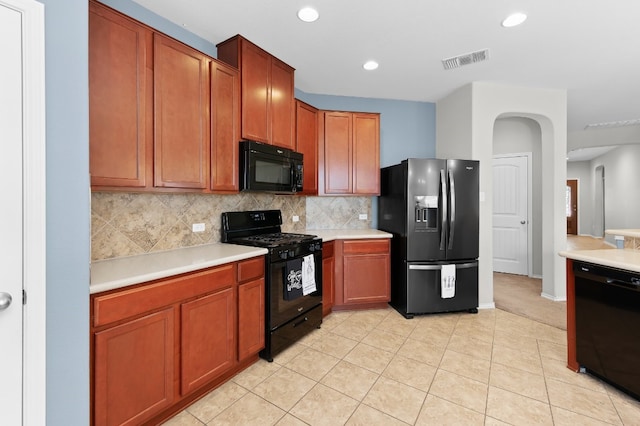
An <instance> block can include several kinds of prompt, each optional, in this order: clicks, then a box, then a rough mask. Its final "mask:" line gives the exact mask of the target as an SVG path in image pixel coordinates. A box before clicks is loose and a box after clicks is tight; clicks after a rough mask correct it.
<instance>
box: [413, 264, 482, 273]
mask: <svg viewBox="0 0 640 426" xmlns="http://www.w3.org/2000/svg"><path fill="white" fill-rule="evenodd" d="M477 266H478V263H477V262H467V263H456V269H466V268H473V267H477ZM409 269H412V270H417V271H439V270H441V269H442V265H409Z"/></svg>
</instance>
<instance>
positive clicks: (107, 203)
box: [91, 192, 372, 261]
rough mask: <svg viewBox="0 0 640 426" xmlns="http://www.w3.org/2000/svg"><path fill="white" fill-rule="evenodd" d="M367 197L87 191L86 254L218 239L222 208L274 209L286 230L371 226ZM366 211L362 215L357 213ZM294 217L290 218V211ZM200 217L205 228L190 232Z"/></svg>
mask: <svg viewBox="0 0 640 426" xmlns="http://www.w3.org/2000/svg"><path fill="white" fill-rule="evenodd" d="M371 200H372V198H371V197H302V196H291V195H273V194H262V193H247V194H244V193H243V194H234V195H210V194H207V195H202V194H138V193H121V192H94V193H92V194H91V260H94V261H95V260H101V259H109V258H113V257H121V256H131V255H135V254H143V253H149V252H154V251H162V250H169V249H175V248H181V247H189V246H195V245H200V244H207V243H216V242H219V241H220V215H221V213H222V212H225V211H242V210H264V209H279V210H280V211H281V212H282V221H283V225H282V229H283V231H285V232H305V230H312V229H361V228H369V227H371V203H372V201H371ZM360 214H366V215H367V219H366V220H360V219H359V215H360ZM294 215H295V216H298V217H299V221H298V222H293V216H294ZM194 223H204V224H205V230H204V232H192V225H193V224H194Z"/></svg>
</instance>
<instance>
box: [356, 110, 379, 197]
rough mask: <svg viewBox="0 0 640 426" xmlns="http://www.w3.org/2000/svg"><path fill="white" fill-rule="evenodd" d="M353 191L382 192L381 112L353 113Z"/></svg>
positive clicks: (357, 192) (365, 192)
mask: <svg viewBox="0 0 640 426" xmlns="http://www.w3.org/2000/svg"><path fill="white" fill-rule="evenodd" d="M353 193H354V194H372V195H379V194H380V115H379V114H361V113H355V114H353Z"/></svg>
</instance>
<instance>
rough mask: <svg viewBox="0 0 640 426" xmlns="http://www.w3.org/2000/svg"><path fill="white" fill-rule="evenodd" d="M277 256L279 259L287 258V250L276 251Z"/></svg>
mask: <svg viewBox="0 0 640 426" xmlns="http://www.w3.org/2000/svg"><path fill="white" fill-rule="evenodd" d="M278 256H279V257H280V259H286V258H287V251H286V250H284V251H280V252H278Z"/></svg>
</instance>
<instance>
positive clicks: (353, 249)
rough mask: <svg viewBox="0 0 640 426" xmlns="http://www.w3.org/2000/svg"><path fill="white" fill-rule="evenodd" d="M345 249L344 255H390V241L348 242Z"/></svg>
mask: <svg viewBox="0 0 640 426" xmlns="http://www.w3.org/2000/svg"><path fill="white" fill-rule="evenodd" d="M343 247H344V248H343V252H344V254H373V253H389V240H388V239H387V238H384V239H375V240H348V241H345V242H344V246H343Z"/></svg>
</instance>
